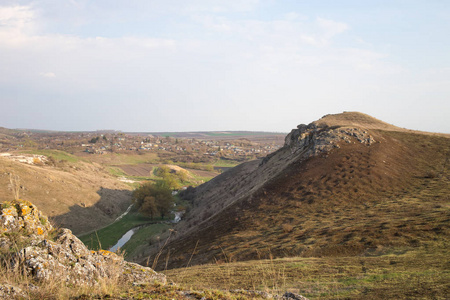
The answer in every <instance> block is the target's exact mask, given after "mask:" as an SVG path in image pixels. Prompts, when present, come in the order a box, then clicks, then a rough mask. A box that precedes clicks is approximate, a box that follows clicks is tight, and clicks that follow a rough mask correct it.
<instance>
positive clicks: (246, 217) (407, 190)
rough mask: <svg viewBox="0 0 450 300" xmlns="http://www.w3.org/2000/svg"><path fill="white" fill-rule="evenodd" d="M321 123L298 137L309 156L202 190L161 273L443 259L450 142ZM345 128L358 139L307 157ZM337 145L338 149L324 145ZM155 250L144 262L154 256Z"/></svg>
mask: <svg viewBox="0 0 450 300" xmlns="http://www.w3.org/2000/svg"><path fill="white" fill-rule="evenodd" d="M349 114H350V115H349ZM349 117H350V119H351V120H352V122H351V123H348V122H347V120H348V119H349ZM358 119H363V121H364V122H361V123H362V124H358V122H355V121H354V120H358ZM319 122H320V124H321V125H320V126H319V127H317V128H315V129H314V130H315V132H316V133H314V134H315V135H309V136H304V137H303V138H302V135H300V137H299V138H295V139H293V140H295V142H296V143H299V145H303V146H302V147H304V148H302V149H301V150H300V152H298V153H297V152H296V151H297V150H296V149H297V148H293V146H292V144H289V143H288V142H287V143H286V146H285V147H284V148H282V149H280V150H279V151H277V152H276V153H274V154H272V155H269V157H268V158H266V159H264V160H261V161H253V162H249V163H244V164H242V165H240V166H238V167H236V168H234V169H232V170H230V171H227V172H225V173H223V174H222V175H219V176H217V177H216V178H214V179H213V180H211V181H210V182H208V183H206V184H204V185H202V186H200V187H198V188H197V189H196V190H195V192H194V193H193V194H192V195H191V196H190V197H191V198H192V200H191V201H192V203H193V208H192V210H191V211H190V212H189V214H188V216H187V218H186V220H185V221H184V223H182V224H180V225H179V226H178V227H177V228H176V229H177V235H176V236H175V238H173V237H172V239H173V241H172V242H171V243H169V244H168V245H167V246H166V247H165V249H163V251H162V254H161V255H160V257H164V259H160V260H163V262H159V263H160V264H159V268H160V269H164V268H169V269H170V268H179V267H185V266H187V265H188V264H189V265H200V264H207V263H213V264H219V265H220V264H221V263H229V262H238V261H252V260H255V259H276V258H286V257H304V258H311V257H313V258H317V259H323V260H324V262H326V261H328V260H330V259H334V258H336V259H337V258H339V257H353V258H354V257H361V259H362V260H363V261H366V258H367V257H370V256H380V257H381V256H385V255H391V254H393V253H408V252H414V251H422V252H421V253H422V254H421V255H425V254H426V253H428V255H431V258H430V260H433V261H434V263H437V262H439V261H440V260H441V259H442V256H437V254H438V253H440V252H439V251H437V249H443V247H445V245H448V242H449V238H448V237H449V233H450V232H449V221H450V214H449V206H450V202H449V200H450V199H449V192H450V184H449V183H450V181H449V175H450V174H449V171H448V164H449V155H450V139H449V138H448V137H446V136H445V135H444V136H439V135H428V134H424V133H415V132H410V131H408V130H399V131H397V130H396V127H394V126H391V125H386V123H384V122H381V121H378V120H376V119H374V118H371V117H369V116H367V115H363V114H358V113H346V114H343V115H334V116H331V117H330V116H328V117H325V118H323V119H321V120H319V121H317V123H315V125H316V126H317V124H318V123H319ZM336 124H338V125H336ZM313 127H314V126H312V127H311V128H313ZM352 128H359V129H358V130H359V131H355V130H356V129H355V130H353V129H352ZM341 130H344V131H346V132H347V131H348V132H349V133H348V134H349V136H351V137H350V138H349V139H347V140H344V139H342V140H340V141H339V142H338V143H337V144H336V145H335V146H333V147H332V148H330V149H329V150H328V151H323V152H319V153H318V154H317V155H312V156H305V153H308V151H311V149H314V147H316V146H317V143H319V142H318V141H321V139H322V137H323V136H324V135H323V134H325V136H327V137H329V136H332V135H333V134H335V132H340V131H341ZM352 130H353V131H352ZM356 132H358V134H359V132H365V133H366V134H367V135H370V137H371V138H372V139H373V140H374V141H375V142H373V143H372V144H370V145H368V144H367V143H362V142H359V141H358V138H356V137H353V136H352V135H351V134H354V133H355V136H356V135H357V134H356ZM300 133H301V132H300ZM306 133H308V132H306ZM306 133H304V134H305V135H306ZM350 133H351V134H350ZM302 134H303V133H302ZM311 134H312V133H311ZM346 134H347V133H346ZM288 137H289V136H288ZM291 137H292V136H291ZM305 141H309V142H308V143H309V144H308V143H306V144H305ZM329 141H331V142H332V143H334V140H333V139H329V140H326V139H325V140H323V142H324V143H326V142H329ZM156 249H157V248H154V249H151V248H150V249H149V250H148V252H146V253H143V254H142V255H141V257H145V258H146V259H148V255H152V252H151V251H156ZM153 253H154V252H153ZM446 253H447V252H446ZM447 254H448V253H447ZM419 256H420V255H418V256H417V257H416V258H415V259H417V258H418V257H419ZM151 257H152V256H151ZM153 257H154V256H153ZM438 257H439V258H438ZM444 257H447V262H448V255H446V256H444ZM137 260H139V257H138V258H137ZM142 262H143V261H142ZM357 263H358V260H357V259H356V260H355V261H354V264H357ZM253 265H254V263H253ZM405 268H408V263H405ZM425 270H426V266H422V271H424V272H425ZM330 272H334V271H332V270H330ZM172 274H173V273H172ZM445 276H447V277H446V278H448V274H447V275H445ZM405 280H406V279H405V278H404V279H403V281H402V282H406V281H405Z"/></svg>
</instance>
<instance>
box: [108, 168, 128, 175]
mask: <svg viewBox="0 0 450 300" xmlns="http://www.w3.org/2000/svg"><path fill="white" fill-rule="evenodd" d="M108 172H109V174H111V175H113V176H116V177H128V175H127V174H126V173H125V172H124V171H123V170H122V169H121V168H118V167H109V168H108Z"/></svg>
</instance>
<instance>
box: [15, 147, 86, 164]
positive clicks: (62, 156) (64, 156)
mask: <svg viewBox="0 0 450 300" xmlns="http://www.w3.org/2000/svg"><path fill="white" fill-rule="evenodd" d="M23 153H26V154H36V155H45V156H47V157H48V156H52V157H53V158H54V159H55V160H57V161H61V160H65V161H68V162H71V163H76V162H78V161H80V160H82V159H81V158H79V157H76V156H74V155H71V154H69V153H67V152H64V151H60V150H28V151H23Z"/></svg>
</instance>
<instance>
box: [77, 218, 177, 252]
mask: <svg viewBox="0 0 450 300" xmlns="http://www.w3.org/2000/svg"><path fill="white" fill-rule="evenodd" d="M171 217H172V216H169V218H171ZM166 220H167V219H166ZM157 221H161V219H160V218H154V219H153V220H152V219H150V218H149V217H146V216H143V215H142V214H140V213H139V212H138V211H137V210H136V209H132V210H131V211H130V212H129V213H128V214H127V215H126V216H124V217H123V218H122V219H120V220H119V221H117V222H115V223H113V224H111V225H109V226H107V227H105V228H102V229H100V230H98V231H96V232H92V233H89V234H86V235H83V236H80V237H79V238H80V240H81V241H82V242H83V243H84V244H85V245H86V246H87V247H88V248H89V249H92V250H98V249H109V248H111V247H112V246H114V245H115V244H116V243H117V241H118V240H119V239H120V238H121V237H122V236H123V235H124V234H125V233H126V232H127V231H128V230H130V229H133V228H134V227H137V226H140V225H144V224H149V223H152V222H157Z"/></svg>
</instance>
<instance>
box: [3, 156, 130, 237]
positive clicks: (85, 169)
mask: <svg viewBox="0 0 450 300" xmlns="http://www.w3.org/2000/svg"><path fill="white" fill-rule="evenodd" d="M54 155H55V156H56V155H60V156H61V155H64V157H66V158H69V159H70V158H73V160H74V161H72V162H70V161H63V162H57V163H56V165H53V166H52V165H47V164H42V163H41V164H27V163H22V162H18V161H15V160H13V159H11V158H8V157H7V156H5V157H1V156H0V202H3V201H8V200H10V199H11V197H12V196H13V194H12V188H13V187H12V186H11V182H10V176H11V175H13V176H14V177H16V176H17V177H18V178H19V181H18V182H17V186H18V188H19V196H20V197H23V198H27V199H33V203H34V204H36V205H37V206H38V207H39V208H40V209H41V210H42V211H43V212H44V213H45V214H46V215H48V216H49V218H50V219H51V220H52V221H54V223H55V224H56V225H57V226H62V227H67V228H70V229H71V230H72V231H73V232H74V233H75V234H80V233H83V232H88V231H91V230H94V229H97V228H100V227H102V226H105V225H107V224H109V223H111V222H112V221H114V219H115V218H116V217H117V216H118V215H119V214H121V213H122V212H123V211H125V210H126V208H127V207H128V206H129V205H130V201H131V191H130V187H129V186H127V185H126V184H124V183H121V182H119V181H117V179H115V178H114V177H112V176H111V175H109V174H108V173H107V172H106V171H105V170H104V168H103V167H102V166H101V165H99V164H95V163H94V164H92V163H87V162H83V161H81V160H78V159H76V161H75V158H74V157H69V156H68V155H67V154H64V153H63V152H59V151H54Z"/></svg>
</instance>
